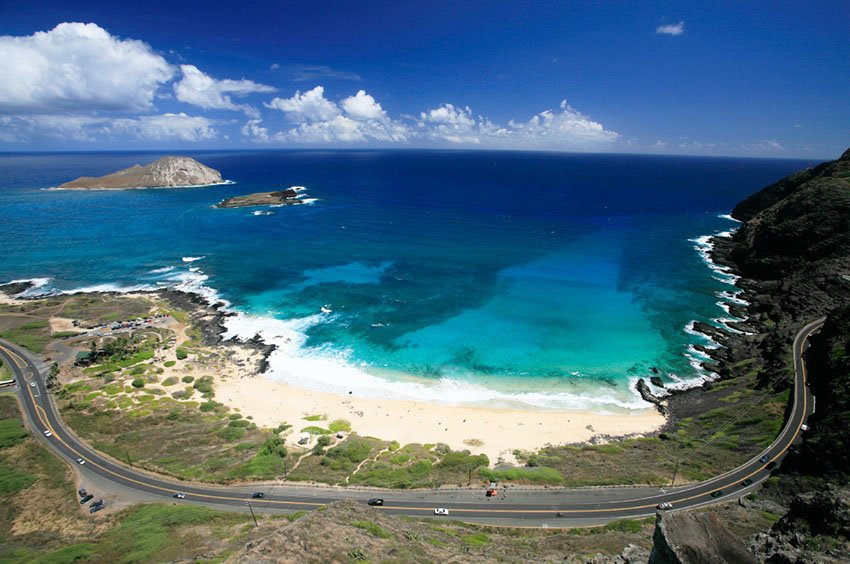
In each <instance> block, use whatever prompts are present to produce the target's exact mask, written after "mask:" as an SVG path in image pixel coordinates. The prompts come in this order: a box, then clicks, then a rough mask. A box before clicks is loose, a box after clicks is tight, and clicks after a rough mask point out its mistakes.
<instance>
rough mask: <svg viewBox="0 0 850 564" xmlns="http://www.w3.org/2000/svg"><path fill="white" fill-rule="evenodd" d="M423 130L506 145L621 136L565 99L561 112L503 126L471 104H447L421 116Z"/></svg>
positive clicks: (570, 144) (585, 142)
mask: <svg viewBox="0 0 850 564" xmlns="http://www.w3.org/2000/svg"><path fill="white" fill-rule="evenodd" d="M418 126H419V128H418V129H419V132H420V133H421V134H422V135H423V136H425V137H427V138H430V139H442V140H445V141H448V142H450V143H472V144H476V145H487V146H495V147H504V148H540V147H552V148H581V147H589V146H598V145H600V144H605V143H611V142H613V141H616V140H617V139H618V138H619V137H620V135H619V134H618V133H617V132H614V131H609V130H606V129H605V128H604V127H603V126H602V124H601V123H599V122H596V121H593V120H591V119H590V118H588V117H587V116H584V115H582V114H581V113H579V112H578V111H576V110H575V109H574V108H573V107H572V106H570V105H569V104H567V102H566V100H564V101H563V102H561V107H560V111H552V110H546V111H543V112H540V113H539V114H537V115H535V116H533V117H532V118H531V119H529V120H528V121H525V122H517V121H513V120H511V121H510V122H508V125H507V126H500V125H498V124H496V123H494V122H493V121H491V120H489V119H487V118H485V117H483V116H477V117H473V114H472V110H471V109H470V108H469V107H466V108H460V107H456V106H454V105H452V104H443V105H441V106H439V107H437V108H434V109H431V110H429V111H427V112H422V113H421V114H420V117H419V123H418Z"/></svg>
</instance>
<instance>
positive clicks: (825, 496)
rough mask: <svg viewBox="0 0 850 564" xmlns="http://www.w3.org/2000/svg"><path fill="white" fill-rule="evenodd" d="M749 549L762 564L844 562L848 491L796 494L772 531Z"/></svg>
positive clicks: (848, 544)
mask: <svg viewBox="0 0 850 564" xmlns="http://www.w3.org/2000/svg"><path fill="white" fill-rule="evenodd" d="M748 546H749V548H750V549H751V550H752V551H753V552H754V553H755V554H756V555H757V556H758V558H759V559H760V560H762V561H765V562H788V563H789V564H790V563H796V562H812V563H814V562H818V563H820V562H846V561H847V558H846V556H847V554H850V491H847V490H846V489H841V488H836V487H832V486H827V487H825V488H824V489H823V490H820V491H817V492H814V493H808V494H799V495H796V496H795V497H794V498H793V500H792V501H791V507H790V509H789V510H788V512H787V513H786V514H785V516H783V517H782V519H780V520H779V521H778V522H777V523H776V524H775V525H774V526H773V528H772V529H771V530H770V531H768V532H765V533H758V534H757V535H755V536H753V537H752V538H751V539H750V540H749V542H748Z"/></svg>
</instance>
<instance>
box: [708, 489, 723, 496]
mask: <svg viewBox="0 0 850 564" xmlns="http://www.w3.org/2000/svg"><path fill="white" fill-rule="evenodd" d="M721 495H723V490H717V491H715V492H711V497H720V496H721Z"/></svg>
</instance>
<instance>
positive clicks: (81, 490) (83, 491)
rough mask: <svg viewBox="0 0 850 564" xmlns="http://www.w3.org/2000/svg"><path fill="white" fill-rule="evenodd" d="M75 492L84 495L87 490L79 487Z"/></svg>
mask: <svg viewBox="0 0 850 564" xmlns="http://www.w3.org/2000/svg"><path fill="white" fill-rule="evenodd" d="M77 493H78V494H80V497H86V494H88V493H89V492H87V491H86V488H80V489H78V490H77Z"/></svg>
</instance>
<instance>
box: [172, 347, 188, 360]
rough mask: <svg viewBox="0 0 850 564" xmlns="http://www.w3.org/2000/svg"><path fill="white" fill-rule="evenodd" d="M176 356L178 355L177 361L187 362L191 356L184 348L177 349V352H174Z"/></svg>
mask: <svg viewBox="0 0 850 564" xmlns="http://www.w3.org/2000/svg"><path fill="white" fill-rule="evenodd" d="M174 354H176V355H177V360H186V357H188V356H189V353H187V352H186V349H184V348H183V347H177V350H175V351H174Z"/></svg>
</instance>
